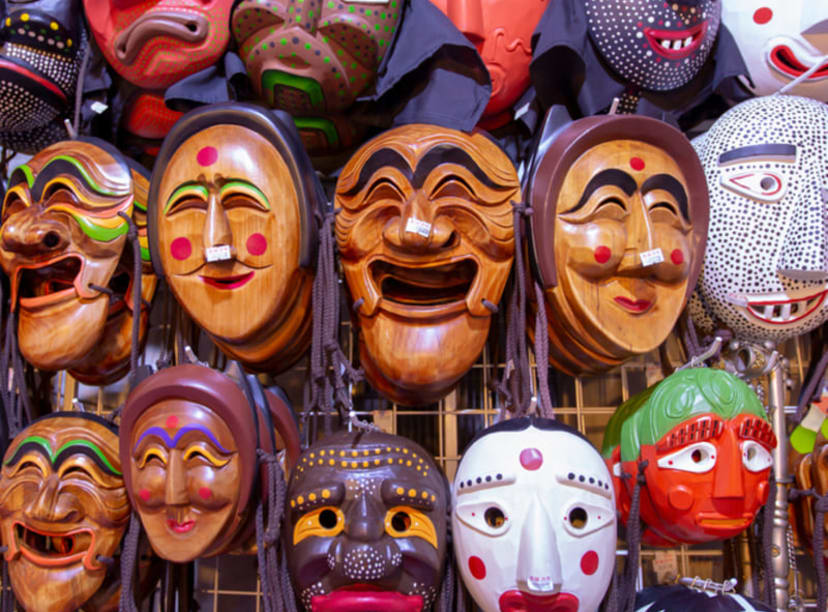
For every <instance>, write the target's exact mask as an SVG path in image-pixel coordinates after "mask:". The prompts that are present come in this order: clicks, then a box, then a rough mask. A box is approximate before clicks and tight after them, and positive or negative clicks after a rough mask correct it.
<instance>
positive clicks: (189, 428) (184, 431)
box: [132, 425, 231, 455]
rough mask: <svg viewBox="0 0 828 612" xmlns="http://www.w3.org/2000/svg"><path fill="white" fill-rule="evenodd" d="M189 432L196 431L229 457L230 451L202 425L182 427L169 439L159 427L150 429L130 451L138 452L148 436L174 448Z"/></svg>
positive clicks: (168, 435)
mask: <svg viewBox="0 0 828 612" xmlns="http://www.w3.org/2000/svg"><path fill="white" fill-rule="evenodd" d="M191 431H197V432H199V433H202V434H204V435H205V436H206V437H207V439H208V440H210V442H212V443H213V446H215V447H216V448H217V449H219V450H220V451H221V452H222V453H225V454H227V455H229V454H230V453H231V451H229V450H227V449H226V448H224V447H223V446H222V445H221V443H220V442H219V441H218V440H217V439H216V436H215V435H213V432H212V431H210V430H209V429H207V428H206V427H204V425H187V426H185V427H182V428H181V429H179V430H178V431H177V432H176V433H175V437H173V438H170V434H168V433H167V432H166V431H165V430H163V429H161V428H160V427H150V428H149V429H147V430H146V431H145V432H144V433H142V434H141V437H140V438H138V441H137V442H136V443H135V447H134V448H133V449H132V452H133V453H135V451H137V450H138V447H139V446H140V445H141V442H143V441H144V439H146V438H147V437H149V436H155V437H157V438H160V439H161V441H162V442H164V443H165V444H166V445H167V448H175V445H176V444H178V441H179V440H181V438H182V437H183V436H184V435H185V434H188V433H190V432H191Z"/></svg>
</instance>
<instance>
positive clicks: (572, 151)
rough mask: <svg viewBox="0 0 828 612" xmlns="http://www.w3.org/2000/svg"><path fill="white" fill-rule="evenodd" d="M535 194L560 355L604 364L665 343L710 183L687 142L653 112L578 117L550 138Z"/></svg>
mask: <svg viewBox="0 0 828 612" xmlns="http://www.w3.org/2000/svg"><path fill="white" fill-rule="evenodd" d="M550 118H551V115H550V116H549V117H548V120H549V119H550ZM527 201H528V203H529V204H530V205H531V206H532V208H533V209H534V211H535V212H534V215H533V216H532V217H531V218H530V237H531V244H532V253H533V257H534V264H535V266H534V269H535V271H536V273H537V274H538V276H539V278H538V280H539V282H540V284H541V286H542V288H543V289H544V292H545V296H546V300H545V307H546V309H547V319H548V331H549V336H550V361H551V362H552V363H553V365H555V366H556V367H558V368H559V369H561V370H563V371H566V372H568V373H571V374H582V373H585V372H594V371H600V370H601V369H606V368H609V367H612V366H613V365H617V364H619V363H621V362H622V361H624V360H625V359H628V358H629V357H631V356H633V355H635V354H640V353H646V352H648V351H650V350H652V349H654V348H655V347H657V346H658V345H659V344H661V343H662V342H663V341H664V339H665V338H666V337H667V335H668V334H669V333H670V330H671V329H672V328H673V326H674V324H675V322H676V320H677V319H678V316H679V314H680V313H681V311H682V309H683V308H684V305H685V304H686V302H687V299H688V296H689V294H690V292H691V291H692V290H693V287H694V285H695V281H696V278H697V276H698V274H699V270H700V268H701V264H702V259H703V256H704V245H705V236H706V231H707V222H708V201H707V187H706V183H705V179H704V172H703V170H702V166H701V164H700V162H699V159H698V157H697V156H696V154H695V151H694V150H693V147H692V146H691V145H690V142H689V141H688V140H687V139H686V138H685V137H684V136H683V135H682V134H681V133H680V132H679V131H678V130H676V129H674V128H672V127H670V126H669V125H667V124H666V123H663V122H661V121H658V120H655V119H650V118H646V117H635V116H618V115H616V116H601V117H590V118H587V119H581V120H578V121H574V122H572V123H571V124H569V125H567V126H566V127H565V128H563V129H562V130H560V131H558V132H557V133H553V134H552V136H550V137H549V138H546V139H542V141H541V146H540V148H539V150H538V151H537V153H536V158H535V164H534V167H533V170H532V173H531V176H530V182H529V187H528V190H527Z"/></svg>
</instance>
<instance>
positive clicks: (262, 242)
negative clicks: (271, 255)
mask: <svg viewBox="0 0 828 612" xmlns="http://www.w3.org/2000/svg"><path fill="white" fill-rule="evenodd" d="M266 250H267V238H265V237H264V236H263V235H262V234H260V233H259V232H256V233H255V234H250V236H249V237H248V238H247V252H248V253H250V254H251V255H261V254H262V253H264V252H265V251H266Z"/></svg>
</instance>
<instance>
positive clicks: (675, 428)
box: [603, 368, 776, 546]
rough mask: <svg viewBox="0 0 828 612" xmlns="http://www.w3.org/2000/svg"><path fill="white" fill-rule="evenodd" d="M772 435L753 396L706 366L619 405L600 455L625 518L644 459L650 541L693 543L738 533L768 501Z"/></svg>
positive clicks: (644, 513)
mask: <svg viewBox="0 0 828 612" xmlns="http://www.w3.org/2000/svg"><path fill="white" fill-rule="evenodd" d="M775 446H776V436H775V434H774V432H773V430H772V428H771V426H770V423H769V421H768V417H767V415H766V414H765V410H764V408H763V407H762V404H761V403H760V401H759V398H757V397H756V394H755V393H754V392H753V391H752V390H751V389H750V388H749V387H748V386H747V385H746V384H745V383H744V382H742V381H741V380H739V379H738V378H736V377H735V376H733V375H732V374H729V373H727V372H724V371H722V370H714V369H710V368H697V369H688V370H682V371H679V372H676V373H675V374H673V375H672V376H669V377H668V378H666V379H664V380H663V381H662V382H661V383H659V384H658V385H656V386H654V387H651V388H649V389H647V390H646V391H644V392H642V393H640V394H639V395H636V396H634V397H632V398H630V399H629V400H628V401H627V402H626V403H624V404H622V405H621V406H620V407H619V409H618V410H617V411H616V413H615V414H614V415H613V417H612V419H610V422H609V423H608V425H607V429H606V435H605V437H604V447H603V454H604V458H605V459H606V461H607V463H608V464H609V467H610V470H611V471H612V473H613V481H614V484H615V490H616V497H617V499H618V507H619V510H620V511H621V516H622V519H623V520H624V521H625V522H626V521H627V518H628V515H629V511H630V502H631V496H632V492H633V486H634V484H635V483H634V482H633V479H630V478H628V479H625V480H622V479H621V478H620V477H619V476H620V474H621V472H622V471H625V472H627V473H631V474H635V473H637V472H638V467H637V462H638V461H640V460H646V461H647V467H646V468H645V469H644V476H645V478H646V486H644V487H642V488H641V498H640V499H641V504H640V512H641V518H642V520H643V521H644V522H645V523H646V524H647V530H646V531H645V532H644V534H643V536H642V541H643V542H645V543H647V544H649V545H656V546H658V545H675V544H676V543H688V544H695V543H701V542H709V541H712V540H717V539H722V538H727V537H731V536H733V535H736V534H737V533H739V532H740V531H742V530H743V529H745V528H746V527H747V526H748V525H749V524H750V523H751V522H752V521H753V517H754V515H755V514H756V511H757V510H758V509H759V507H760V506H761V505H762V504H764V503H765V500H766V499H767V496H768V475H769V473H770V468H771V464H772V457H771V452H772V450H773V448H774V447H775Z"/></svg>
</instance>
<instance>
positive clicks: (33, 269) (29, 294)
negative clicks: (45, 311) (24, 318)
mask: <svg viewBox="0 0 828 612" xmlns="http://www.w3.org/2000/svg"><path fill="white" fill-rule="evenodd" d="M84 267H85V264H84V261H83V259H82V258H81V257H80V256H79V255H76V254H69V255H61V256H60V257H57V258H55V259H50V260H47V261H45V262H42V263H40V264H28V265H23V266H20V268H18V271H17V275H16V277H15V281H14V287H13V289H12V303H13V304H14V303H16V302H18V301H19V304H20V307H21V308H27V309H31V308H38V307H44V306H51V305H53V304H56V303H59V302H63V301H65V300H67V299H71V298H74V297H80V291H79V290H78V284H79V282H80V278H81V277H82V276H83V270H84Z"/></svg>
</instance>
